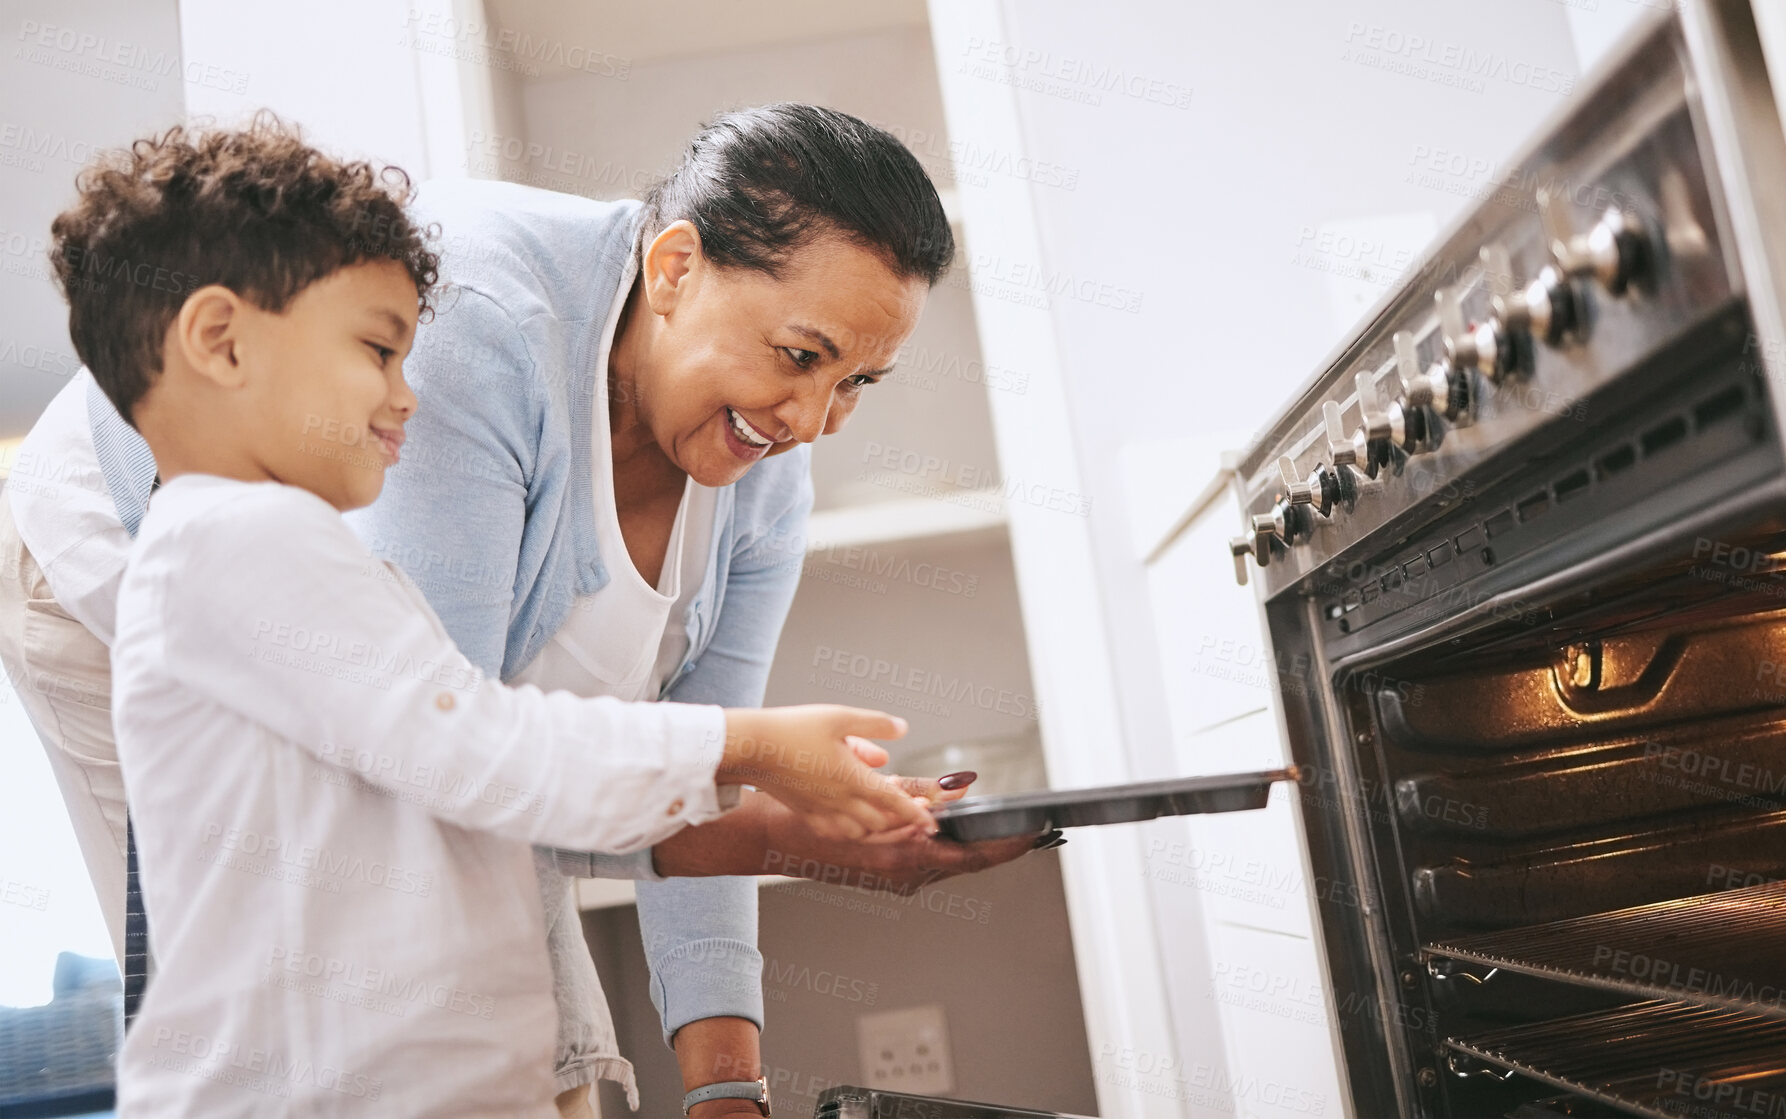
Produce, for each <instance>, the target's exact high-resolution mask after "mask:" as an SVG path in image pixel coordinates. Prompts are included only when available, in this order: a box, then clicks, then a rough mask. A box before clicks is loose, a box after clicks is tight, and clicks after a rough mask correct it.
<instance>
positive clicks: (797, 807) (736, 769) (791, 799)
mask: <svg viewBox="0 0 1786 1119" xmlns="http://www.w3.org/2000/svg"><path fill="white" fill-rule="evenodd" d="M904 734H905V720H904V719H900V718H896V717H895V716H892V715H888V714H885V713H883V712H880V711H866V710H863V709H861V708H857V707H841V706H838V705H835V704H822V703H815V704H807V705H805V706H801V707H771V708H762V709H754V708H728V709H727V710H726V749H725V756H724V758H723V759H722V760H721V762H720V765H719V771H718V773H717V774H716V775H715V777H716V780H717V781H718V782H719V783H720V784H722V785H725V784H749V785H755V786H757V787H758V788H760V789H762V790H763V791H764V792H766V793H768V794H769V795H770V796H773V797H774V798H775V799H777V800H779V801H781V802H782V803H783V804H785V805H787V806H788V807H789V808H791V809H793V810H794V811H795V812H798V813H800V814H801V815H802V816H803V817H804V818H805V819H806V822H807V825H808V826H809V827H811V828H812V830H813V832H814V834H816V835H820V836H824V837H826V838H829V839H862V838H864V837H866V836H870V835H875V834H878V833H883V832H898V833H900V834H904V835H909V834H911V832H912V830H914V829H915V830H917V831H920V832H922V833H923V834H926V835H930V834H934V833H935V832H936V822H935V821H934V820H932V819H931V818H930V812H929V810H928V809H927V808H926V807H925V804H926V802H927V799H928V798H925V797H914V796H912V795H911V794H910V793H908V792H907V791H906V790H905V788H904V787H903V786H902V785H901V784H900V782H899V781H898V780H896V779H895V778H891V777H885V776H882V775H881V774H879V773H876V772H875V771H874V770H872V769H870V768H869V767H868V766H866V765H864V764H863V762H862V759H861V758H860V757H859V756H858V754H857V750H856V748H855V747H854V746H853V745H852V741H853V740H857V741H859V740H860V739H863V738H899V737H901V736H903V735H904Z"/></svg>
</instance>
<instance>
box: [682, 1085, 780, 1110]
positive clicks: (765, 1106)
mask: <svg viewBox="0 0 1786 1119" xmlns="http://www.w3.org/2000/svg"><path fill="white" fill-rule="evenodd" d="M708 1100H750V1101H752V1102H753V1103H755V1104H756V1105H757V1106H758V1107H759V1108H761V1109H762V1112H763V1114H764V1115H768V1114H769V1078H768V1077H758V1078H757V1079H755V1080H727V1081H724V1082H722V1083H719V1084H705V1085H702V1086H701V1087H699V1088H696V1089H695V1090H694V1091H692V1092H690V1093H688V1094H687V1095H686V1096H683V1097H682V1114H684V1115H687V1114H688V1113H689V1110H690V1109H691V1108H693V1107H694V1106H695V1105H696V1104H698V1103H706V1102H707V1101H708Z"/></svg>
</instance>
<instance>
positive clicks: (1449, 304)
mask: <svg viewBox="0 0 1786 1119" xmlns="http://www.w3.org/2000/svg"><path fill="white" fill-rule="evenodd" d="M1608 131H1609V132H1611V133H1612V135H1610V136H1609V135H1605V134H1602V135H1600V136H1597V137H1594V138H1592V140H1593V142H1592V144H1591V152H1589V153H1587V154H1584V153H1583V152H1579V151H1561V150H1554V149H1553V150H1549V151H1546V150H1544V149H1540V151H1539V152H1538V153H1537V154H1536V156H1534V160H1535V161H1537V162H1540V163H1541V162H1542V161H1543V160H1544V159H1545V158H1547V157H1550V158H1554V159H1555V163H1554V165H1553V166H1554V169H1553V170H1551V171H1549V172H1547V173H1538V174H1534V175H1531V176H1530V177H1529V179H1528V180H1527V181H1528V184H1529V185H1530V191H1531V193H1530V194H1529V196H1523V197H1520V198H1515V199H1514V200H1513V201H1512V202H1509V201H1508V200H1507V197H1506V196H1507V194H1508V193H1509V192H1501V193H1500V194H1498V195H1497V197H1496V199H1495V200H1493V201H1491V202H1489V203H1487V204H1484V205H1482V206H1480V207H1479V208H1478V210H1477V211H1476V213H1475V214H1473V215H1472V216H1471V218H1470V219H1469V220H1468V221H1466V222H1464V223H1463V224H1462V225H1461V226H1460V228H1459V229H1458V231H1457V232H1456V233H1454V234H1453V235H1452V236H1451V238H1450V239H1449V240H1448V241H1447V242H1446V243H1445V244H1444V245H1442V246H1441V247H1440V248H1439V250H1438V251H1437V253H1436V254H1435V255H1434V257H1433V258H1432V260H1431V261H1430V262H1429V263H1428V264H1427V265H1426V266H1425V267H1424V268H1423V269H1421V270H1420V272H1419V273H1418V274H1417V275H1416V276H1414V277H1413V278H1412V279H1411V280H1409V281H1408V282H1407V283H1405V284H1404V287H1403V289H1402V290H1401V291H1400V292H1398V294H1397V296H1396V297H1395V298H1394V299H1392V300H1391V301H1389V302H1388V304H1387V305H1386V306H1385V308H1384V309H1383V311H1382V313H1381V314H1380V315H1379V316H1378V317H1377V319H1376V320H1375V321H1374V322H1372V323H1371V324H1369V326H1368V327H1367V328H1366V329H1365V330H1364V331H1363V333H1362V334H1361V335H1360V336H1359V337H1358V339H1357V340H1356V341H1355V342H1354V343H1353V344H1352V345H1351V346H1349V347H1348V348H1347V349H1346V350H1345V351H1344V353H1343V357H1342V359H1341V361H1340V362H1339V363H1338V364H1336V365H1335V366H1333V367H1331V368H1330V369H1329V370H1328V371H1327V373H1326V375H1325V376H1324V378H1323V379H1321V380H1319V381H1317V382H1316V387H1315V388H1314V389H1312V390H1311V391H1310V392H1309V393H1308V394H1306V395H1305V396H1304V397H1303V400H1302V403H1300V404H1299V405H1298V406H1297V408H1298V411H1297V412H1296V414H1294V415H1292V416H1290V417H1289V418H1288V421H1287V422H1283V421H1280V423H1279V424H1278V425H1277V427H1275V428H1274V429H1273V430H1274V435H1273V436H1268V437H1267V440H1266V441H1264V442H1263V443H1261V444H1260V445H1259V446H1258V447H1256V448H1255V449H1254V450H1253V451H1252V452H1251V453H1249V456H1248V460H1247V466H1246V467H1243V469H1244V470H1247V471H1248V473H1245V474H1243V476H1242V477H1241V479H1240V485H1241V487H1242V494H1243V501H1244V517H1245V521H1246V524H1245V529H1246V531H1245V532H1244V533H1243V534H1242V535H1239V536H1236V537H1234V538H1233V539H1232V540H1231V541H1230V543H1229V548H1230V551H1231V552H1232V553H1233V558H1234V565H1235V566H1234V570H1235V576H1236V578H1237V579H1239V581H1240V582H1242V583H1245V582H1247V579H1248V571H1249V568H1255V567H1256V568H1263V569H1265V570H1264V571H1261V572H1260V577H1261V581H1262V582H1263V583H1264V584H1265V587H1264V592H1265V594H1266V596H1267V597H1271V596H1272V595H1275V594H1277V593H1280V592H1281V591H1283V590H1285V589H1287V588H1290V587H1292V586H1300V587H1302V589H1303V591H1304V593H1309V594H1315V593H1317V592H1316V590H1315V589H1314V588H1316V587H1317V586H1333V585H1336V582H1338V581H1341V580H1340V579H1339V578H1338V577H1339V576H1340V575H1341V573H1342V572H1343V571H1344V569H1345V568H1346V567H1347V566H1348V565H1350V566H1353V567H1356V566H1357V565H1358V563H1359V562H1360V561H1361V559H1368V558H1372V557H1377V556H1379V555H1380V554H1381V553H1382V552H1383V551H1384V550H1385V549H1387V548H1390V547H1392V546H1393V545H1394V544H1396V543H1397V542H1398V541H1397V538H1396V533H1397V532H1398V530H1400V531H1401V535H1402V538H1403V539H1407V538H1411V537H1412V536H1414V535H1417V533H1416V532H1415V530H1413V529H1412V528H1410V526H1411V525H1415V524H1418V523H1421V522H1422V521H1430V520H1431V519H1433V518H1435V517H1438V516H1443V515H1445V513H1446V511H1447V510H1448V509H1449V508H1451V507H1454V506H1456V505H1458V504H1460V503H1465V502H1468V501H1469V500H1470V496H1471V494H1472V493H1474V492H1478V491H1480V490H1481V489H1482V488H1484V487H1485V486H1487V485H1488V484H1490V481H1491V480H1492V479H1495V478H1500V477H1504V476H1505V475H1506V474H1507V473H1508V472H1509V471H1510V470H1512V469H1514V468H1516V466H1517V460H1518V459H1519V457H1520V451H1521V448H1522V446H1523V447H1525V448H1527V449H1529V447H1530V445H1531V442H1532V436H1533V435H1534V433H1536V432H1539V431H1540V430H1541V429H1549V432H1550V437H1551V439H1552V441H1553V442H1554V441H1555V440H1556V439H1559V438H1561V439H1565V440H1567V439H1579V440H1582V441H1587V440H1589V439H1591V438H1593V437H1594V436H1595V434H1596V433H1598V432H1599V431H1600V430H1601V429H1602V428H1603V426H1604V424H1603V420H1604V419H1605V417H1606V416H1608V415H1609V414H1610V413H1611V411H1612V410H1614V409H1616V408H1617V407H1618V406H1619V405H1620V401H1621V393H1620V390H1619V385H1620V382H1621V379H1622V378H1624V377H1625V376H1626V375H1627V374H1628V373H1630V372H1631V371H1632V370H1634V369H1635V368H1636V367H1638V366H1639V365H1641V364H1642V363H1643V362H1644V361H1645V359H1646V358H1649V357H1651V356H1653V355H1654V354H1656V353H1657V352H1659V351H1661V350H1663V349H1664V348H1665V347H1668V346H1669V345H1671V344H1678V343H1679V341H1680V339H1681V338H1683V337H1685V336H1686V335H1688V334H1689V333H1690V332H1691V331H1693V330H1694V329H1696V328H1700V327H1702V326H1703V325H1704V324H1705V323H1706V322H1708V321H1710V320H1712V319H1714V318H1716V317H1717V316H1718V315H1719V314H1720V313H1721V312H1722V313H1725V314H1726V315H1728V312H1729V309H1730V307H1731V306H1732V304H1733V303H1735V302H1736V300H1737V293H1736V284H1737V281H1736V280H1735V279H1734V262H1732V261H1729V260H1727V259H1726V257H1725V254H1724V252H1723V251H1722V244H1723V237H1722V235H1721V229H1720V218H1719V214H1718V212H1717V211H1716V209H1715V208H1714V203H1713V201H1712V199H1713V197H1715V195H1716V191H1715V190H1714V189H1713V188H1714V186H1715V184H1712V183H1709V182H1708V181H1707V176H1708V175H1709V174H1711V173H1712V172H1709V171H1707V170H1706V169H1705V167H1704V165H1703V163H1702V160H1701V158H1700V156H1701V153H1700V150H1699V147H1698V144H1697V142H1696V137H1695V130H1694V126H1693V119H1692V114H1691V112H1690V110H1689V106H1688V102H1687V97H1686V93H1685V90H1684V89H1683V88H1681V87H1679V86H1672V85H1668V84H1664V85H1662V86H1660V87H1656V86H1652V87H1651V88H1650V89H1649V90H1648V91H1647V92H1646V93H1645V94H1644V96H1643V97H1641V98H1636V99H1634V103H1633V104H1632V105H1630V106H1629V107H1628V111H1627V112H1626V113H1625V117H1624V120H1623V121H1622V123H1621V124H1620V125H1619V126H1618V127H1616V128H1612V129H1609V130H1608ZM1590 484H1591V476H1590ZM1570 496H1573V495H1572V494H1564V495H1551V497H1552V498H1553V499H1555V500H1566V499H1567V498H1568V497H1570ZM1554 503H1555V501H1554V500H1547V501H1546V502H1545V506H1546V510H1548V508H1549V507H1550V506H1551V505H1552V504H1554ZM1511 515H1512V516H1515V517H1517V516H1519V515H1520V514H1519V512H1518V511H1517V510H1514V511H1512V512H1511ZM1459 547H1462V545H1459ZM1311 574H1312V575H1315V576H1317V578H1314V579H1310V578H1308V576H1310V575H1311ZM1360 593H1365V592H1363V590H1362V588H1360ZM1341 608H1344V607H1343V605H1342V607H1341Z"/></svg>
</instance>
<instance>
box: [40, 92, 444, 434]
mask: <svg viewBox="0 0 1786 1119" xmlns="http://www.w3.org/2000/svg"><path fill="white" fill-rule="evenodd" d="M75 187H76V190H77V191H78V192H79V197H78V198H77V199H76V200H75V203H74V205H73V206H71V207H69V208H68V209H66V210H64V211H62V213H60V214H58V215H57V216H56V220H55V221H54V222H52V223H51V224H50V236H51V241H50V264H51V266H52V268H53V269H54V272H55V276H56V280H57V282H58V284H59V285H60V286H61V289H62V294H63V296H64V297H65V298H66V299H67V300H68V333H69V336H70V338H71V339H72V340H73V341H74V349H75V353H77V354H79V355H80V359H81V361H82V362H83V363H84V364H85V365H86V366H87V368H88V369H89V370H91V371H92V373H93V379H94V380H95V381H97V382H98V383H99V387H100V388H102V389H104V390H105V394H106V395H107V396H108V397H110V398H111V401H112V404H113V405H115V406H116V407H117V409H118V412H119V414H120V415H122V416H123V417H124V418H125V419H126V420H129V419H130V418H131V413H132V411H133V410H134V409H135V407H136V405H137V402H138V401H140V400H141V399H142V397H143V394H144V393H146V392H147V391H148V390H149V386H150V384H151V383H152V382H153V381H154V379H155V377H156V375H157V374H159V373H160V372H161V348H162V343H163V340H164V339H165V338H166V336H167V328H168V325H169V324H170V323H171V322H173V320H174V316H176V315H177V314H179V311H180V307H181V306H182V305H183V304H184V303H185V302H186V297H187V296H188V295H190V294H191V293H192V292H194V291H197V290H198V289H199V288H201V287H205V286H206V285H209V284H222V285H223V286H224V287H227V288H229V289H230V290H231V291H233V292H235V293H236V294H237V295H240V296H242V297H243V298H244V299H247V300H249V301H251V302H252V303H253V304H254V305H255V306H257V307H259V308H261V309H262V310H265V311H271V312H274V313H275V314H277V313H280V312H283V311H284V310H285V308H286V306H287V305H288V304H290V302H291V300H292V298H293V297H295V296H296V295H297V294H298V293H299V292H301V291H303V290H304V289H305V288H307V287H309V286H310V285H311V284H313V283H315V282H316V281H318V280H321V279H325V278H327V277H328V276H330V275H333V274H334V273H335V272H337V271H338V270H340V269H342V268H345V267H347V266H349V265H352V264H358V263H360V262H362V261H367V260H393V261H396V262H397V263H398V264H400V265H402V266H403V267H404V268H405V269H406V270H407V271H408V273H409V277H410V279H411V280H412V281H414V283H415V289H416V296H417V298H418V300H419V301H420V312H421V317H422V318H423V319H424V321H425V320H426V319H427V318H428V317H429V314H430V308H429V302H428V296H429V293H430V291H431V289H433V287H434V285H435V282H436V280H437V278H438V274H439V260H438V258H437V256H436V254H435V253H434V252H433V251H431V250H430V248H429V247H428V243H427V238H428V237H429V236H430V235H431V234H432V232H433V230H432V229H429V230H422V229H418V228H417V227H416V226H415V225H414V224H412V223H411V222H410V220H409V217H408V215H407V214H406V213H405V210H404V207H405V206H406V205H407V204H408V203H409V201H410V200H411V199H412V198H413V196H414V193H415V191H414V188H413V187H412V186H411V185H410V181H409V177H408V176H407V175H405V174H404V173H403V171H402V170H401V169H400V168H397V167H390V166H386V167H383V168H375V167H374V166H372V165H371V164H369V163H366V162H363V161H353V162H342V161H338V160H335V159H331V158H330V157H328V156H326V155H324V154H323V153H321V152H319V151H317V150H316V149H315V148H313V147H311V146H309V145H308V144H306V143H304V141H303V139H302V136H301V133H300V130H299V129H298V128H297V126H296V125H287V124H286V123H285V122H283V121H281V120H280V119H279V117H278V116H277V115H275V114H274V113H272V112H271V111H270V110H266V109H262V110H260V111H259V112H258V113H256V114H255V116H254V119H253V121H252V122H251V123H250V124H249V125H248V126H247V127H245V128H240V129H216V128H208V129H207V128H196V129H195V128H187V127H184V126H181V125H175V126H174V127H172V128H169V129H168V130H167V131H166V132H164V133H162V134H160V135H157V136H151V137H149V138H147V139H143V140H138V141H136V142H135V143H133V144H131V145H130V146H129V147H128V148H124V149H121V150H118V151H113V152H109V153H107V154H105V155H103V156H101V157H100V158H99V159H98V160H96V161H95V162H94V163H93V164H91V165H89V166H88V167H86V168H85V169H83V170H82V171H81V172H80V174H79V175H78V176H77V177H76V179H75Z"/></svg>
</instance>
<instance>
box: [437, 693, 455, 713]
mask: <svg viewBox="0 0 1786 1119" xmlns="http://www.w3.org/2000/svg"><path fill="white" fill-rule="evenodd" d="M434 706H436V707H438V708H440V709H441V710H442V711H451V710H452V709H453V693H452V692H441V693H440V694H439V695H437V696H435V697H434Z"/></svg>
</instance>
